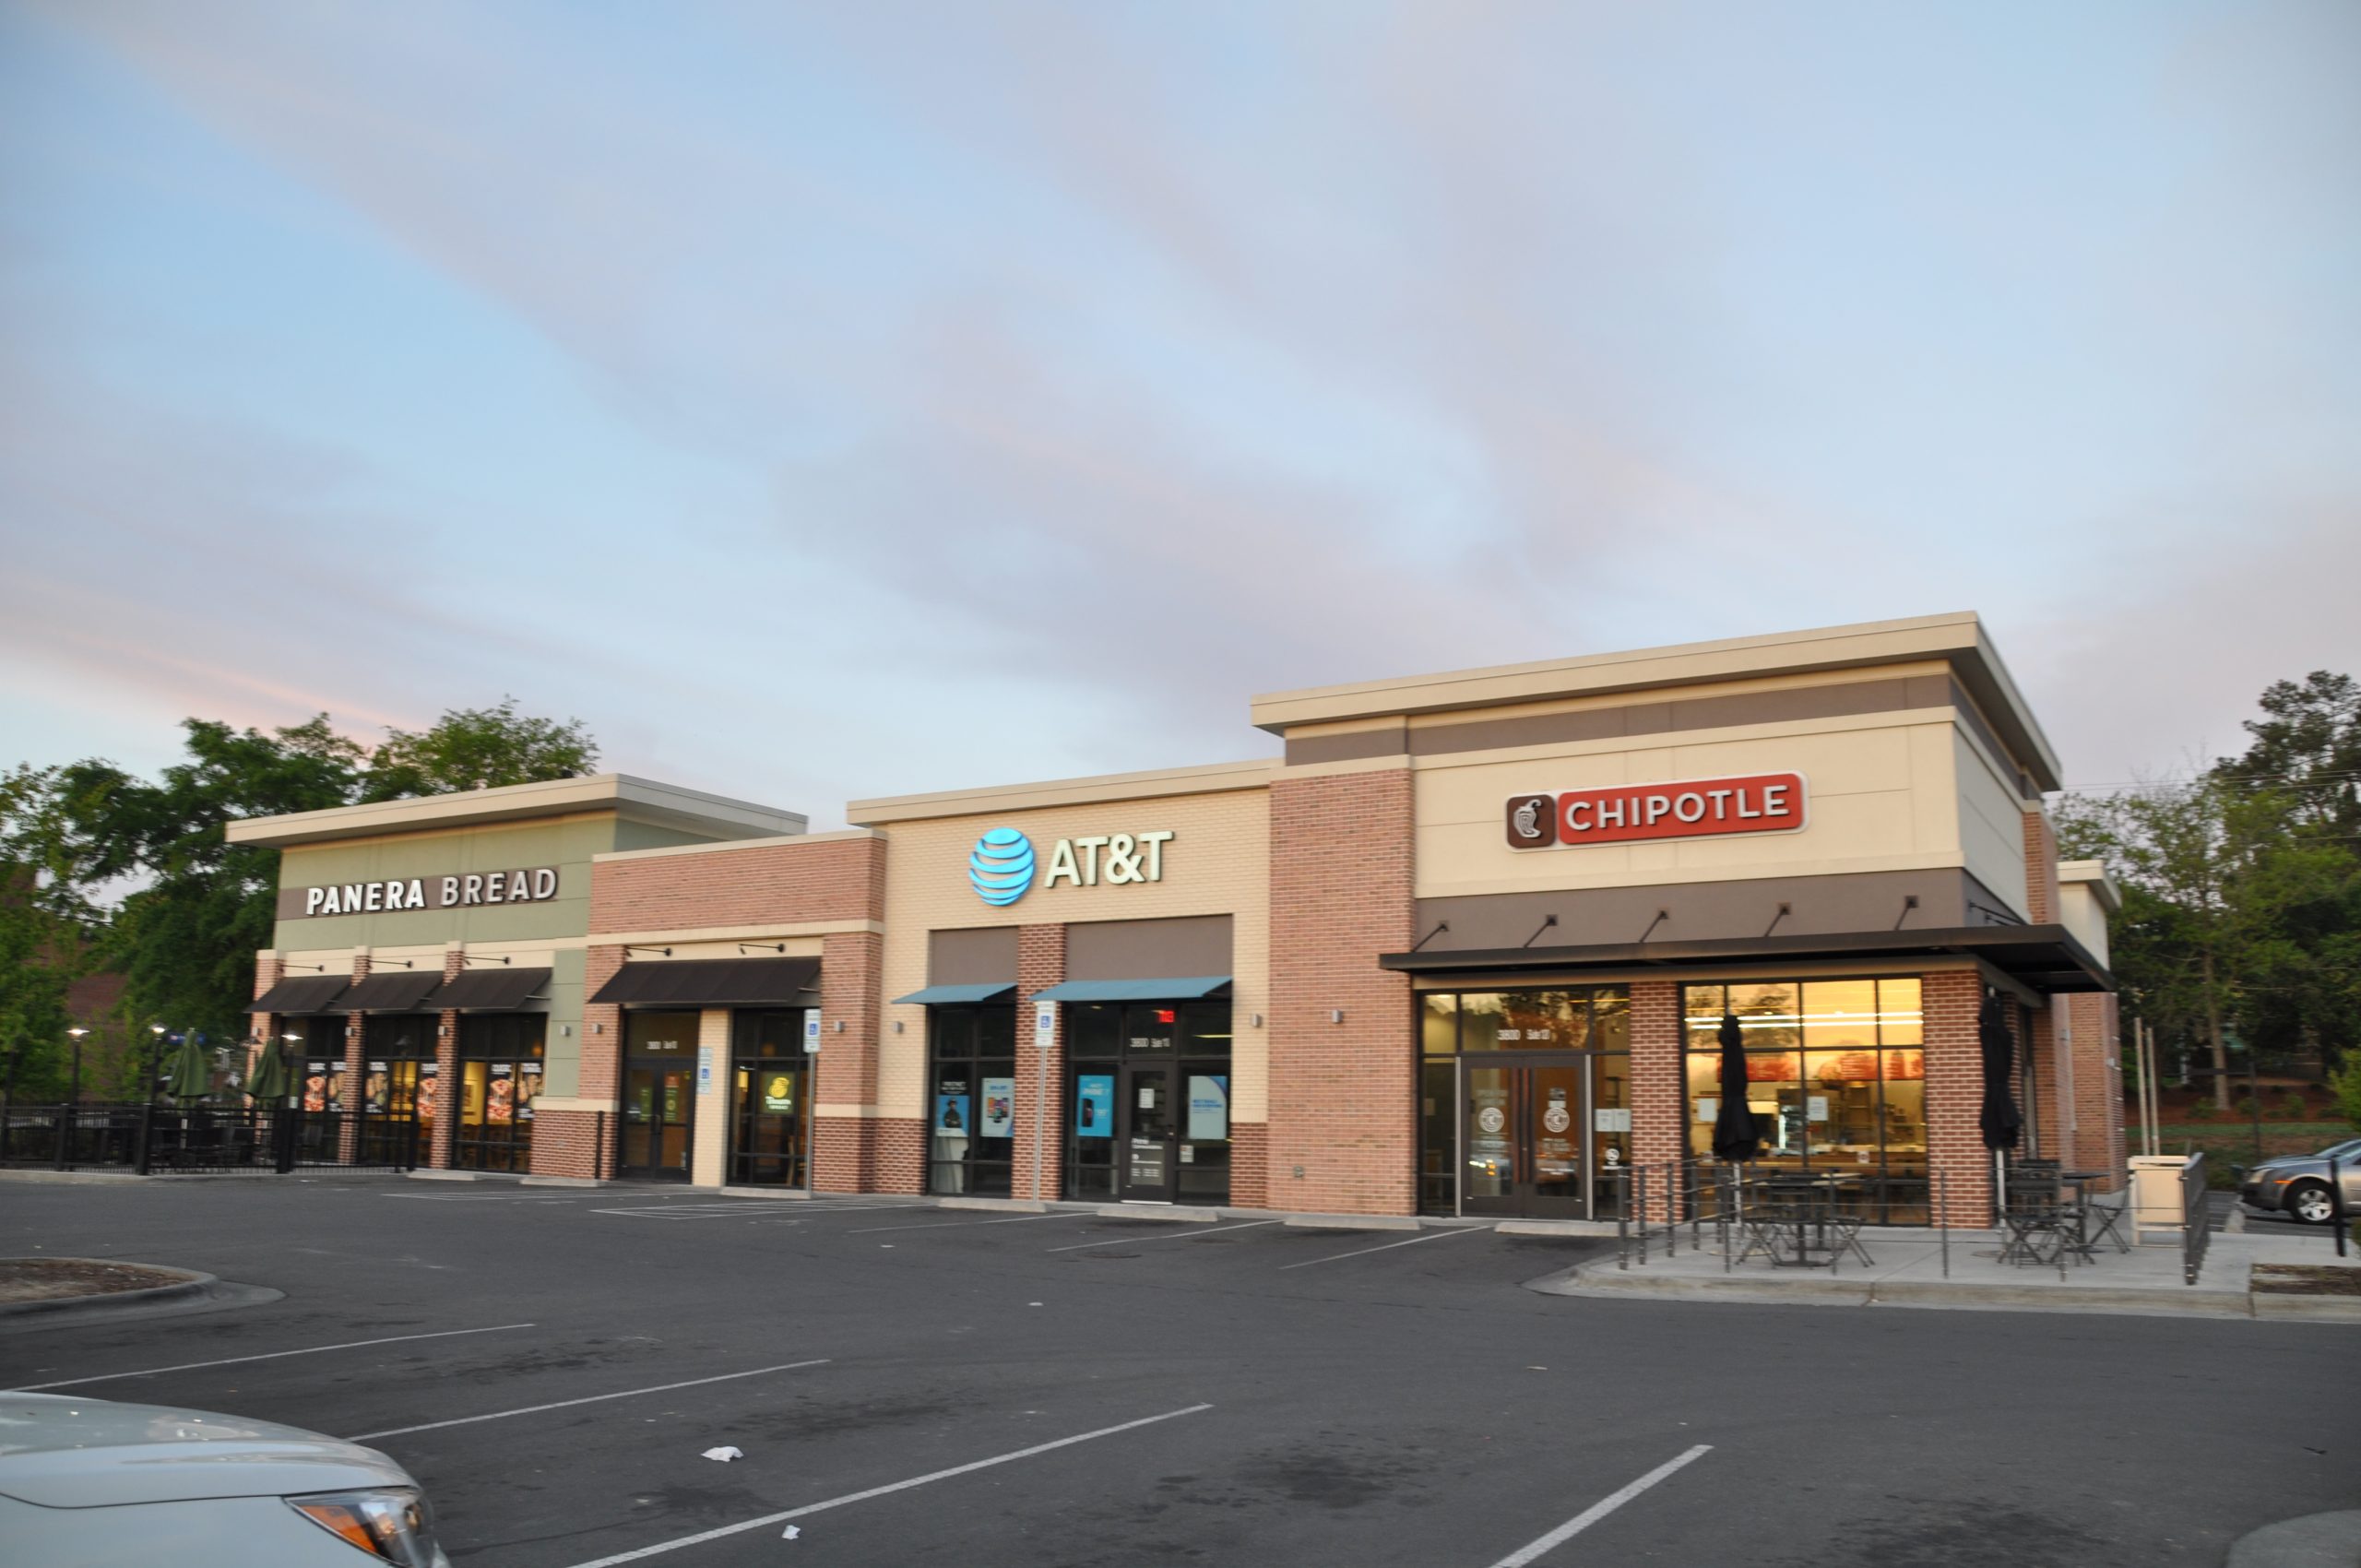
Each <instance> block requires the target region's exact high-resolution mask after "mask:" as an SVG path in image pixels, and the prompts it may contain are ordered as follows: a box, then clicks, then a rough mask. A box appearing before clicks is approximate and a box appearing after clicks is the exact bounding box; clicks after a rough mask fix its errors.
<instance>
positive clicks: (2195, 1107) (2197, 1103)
mask: <svg viewBox="0 0 2361 1568" xmlns="http://www.w3.org/2000/svg"><path fill="white" fill-rule="evenodd" d="M2189 1120H2190V1121H2192V1122H2211V1121H2213V1101H2212V1100H2210V1099H2200V1100H2193V1101H2191V1102H2190V1104H2189Z"/></svg>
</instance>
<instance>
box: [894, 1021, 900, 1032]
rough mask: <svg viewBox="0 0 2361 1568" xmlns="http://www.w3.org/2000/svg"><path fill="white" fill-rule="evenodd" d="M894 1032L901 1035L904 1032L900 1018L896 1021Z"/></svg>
mask: <svg viewBox="0 0 2361 1568" xmlns="http://www.w3.org/2000/svg"><path fill="white" fill-rule="evenodd" d="M894 1032H895V1033H896V1034H900V1033H901V1032H902V1020H901V1019H899V1018H896V1019H895V1020H894Z"/></svg>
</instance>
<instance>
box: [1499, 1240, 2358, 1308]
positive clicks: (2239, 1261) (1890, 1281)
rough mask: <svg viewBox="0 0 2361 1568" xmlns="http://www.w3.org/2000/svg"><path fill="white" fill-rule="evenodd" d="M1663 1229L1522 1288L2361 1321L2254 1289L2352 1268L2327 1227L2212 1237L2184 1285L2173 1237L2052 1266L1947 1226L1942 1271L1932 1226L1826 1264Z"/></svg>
mask: <svg viewBox="0 0 2361 1568" xmlns="http://www.w3.org/2000/svg"><path fill="white" fill-rule="evenodd" d="M1662 1243H1663V1239H1662V1237H1661V1236H1659V1237H1657V1238H1655V1241H1653V1243H1652V1244H1651V1246H1650V1249H1649V1255H1648V1260H1647V1262H1645V1263H1644V1264H1643V1263H1642V1262H1640V1260H1639V1257H1638V1255H1637V1253H1636V1251H1635V1252H1634V1253H1632V1255H1631V1259H1630V1262H1629V1265H1628V1266H1619V1265H1618V1262H1617V1260H1616V1259H1615V1258H1613V1257H1605V1258H1600V1259H1597V1260H1596V1261H1593V1262H1590V1263H1584V1264H1581V1265H1577V1266H1575V1267H1573V1268H1571V1269H1567V1270H1565V1271H1564V1272H1563V1273H1560V1274H1555V1275H1551V1276H1549V1277H1546V1278H1543V1279H1539V1280H1536V1281H1534V1282H1533V1284H1532V1285H1531V1287H1530V1289H1535V1290H1538V1291H1541V1292H1543V1293H1545V1294H1548V1295H1557V1296H1643V1297H1652V1298H1656V1299H1682V1300H1688V1301H1756V1302H1763V1301H1784V1302H1790V1303H1793V1304H1796V1305H1799V1306H1806V1305H1809V1306H1845V1307H1862V1306H1894V1307H1947V1308H1952V1309H1965V1310H1971V1311H1973V1310H1979V1309H1980V1310H1986V1311H1994V1312H2070V1313H2131V1314H2134V1315H2140V1316H2165V1315H2169V1316H2176V1317H2178V1316H2196V1317H2244V1318H2254V1317H2262V1318H2305V1319H2310V1320H2313V1321H2319V1322H2331V1323H2361V1296H2297V1295H2286V1294H2280V1293H2275V1292H2269V1291H2263V1292H2258V1291H2256V1290H2255V1289H2253V1274H2254V1266H2255V1265H2257V1264H2321V1265H2340V1264H2341V1265H2342V1266H2343V1267H2346V1268H2355V1269H2361V1255H2356V1256H2352V1257H2347V1258H2343V1259H2339V1258H2338V1257H2337V1256H2336V1249H2335V1244H2334V1242H2333V1241H2331V1238H2330V1237H2328V1236H2327V1235H2326V1234H2324V1233H2323V1234H2309V1233H2306V1234H2301V1235H2288V1236H2282V1235H2270V1236H2261V1235H2255V1234H2252V1233H2248V1234H2242V1235H2229V1234H2221V1233H2216V1234H2215V1235H2214V1236H2213V1238H2212V1239H2211V1241H2210V1244H2209V1245H2208V1246H2207V1249H2206V1256H2205V1267H2204V1270H2203V1272H2202V1273H2201V1275H2200V1276H2199V1277H2198V1282H2197V1283H2196V1284H2195V1285H2186V1284H2183V1283H2182V1276H2181V1253H2180V1248H2179V1247H2178V1246H2177V1245H2174V1246H2162V1247H2160V1246H2146V1247H2134V1248H2132V1249H2131V1250H2130V1252H2129V1253H2118V1252H2117V1251H2115V1249H2114V1248H2113V1247H2111V1246H2108V1247H2103V1248H2102V1249H2101V1250H2100V1253H2099V1254H2098V1261H2097V1262H2096V1263H2094V1264H2078V1263H2075V1262H2073V1261H2072V1260H2069V1262H2068V1264H2067V1266H2066V1269H2065V1271H2064V1273H2063V1275H2062V1276H2061V1274H2060V1272H2059V1271H2058V1269H2057V1268H2055V1267H2048V1268H2038V1267H2029V1266H2023V1265H2014V1264H2004V1263H2002V1262H2000V1258H1999V1253H2000V1237H1999V1233H1998V1232H1997V1231H1991V1230H1952V1232H1950V1240H1949V1249H1950V1273H1949V1276H1948V1277H1946V1276H1945V1273H1944V1258H1943V1253H1944V1239H1943V1237H1942V1235H1941V1234H1940V1233H1939V1232H1937V1231H1934V1230H1921V1229H1902V1228H1898V1227H1897V1228H1895V1229H1878V1230H1864V1231H1862V1233H1861V1244H1862V1246H1863V1247H1864V1248H1866V1249H1867V1250H1868V1252H1869V1256H1870V1258H1871V1259H1872V1260H1874V1261H1872V1262H1870V1263H1866V1264H1865V1263H1862V1262H1860V1261H1859V1260H1858V1259H1857V1258H1847V1259H1845V1260H1844V1262H1842V1263H1841V1264H1840V1265H1838V1266H1837V1267H1835V1268H1826V1267H1821V1268H1777V1267H1773V1266H1772V1265H1770V1264H1768V1263H1766V1262H1765V1261H1764V1260H1762V1258H1760V1257H1757V1258H1753V1259H1750V1260H1749V1261H1748V1262H1746V1263H1744V1264H1740V1265H1735V1266H1731V1267H1725V1266H1724V1263H1723V1257H1722V1253H1721V1251H1720V1248H1719V1246H1718V1244H1717V1241H1716V1238H1715V1237H1714V1230H1713V1228H1712V1227H1710V1226H1708V1227H1706V1228H1705V1229H1704V1233H1703V1244H1702V1247H1701V1248H1700V1249H1697V1250H1692V1248H1691V1238H1690V1234H1689V1232H1688V1231H1687V1230H1686V1229H1684V1230H1682V1232H1681V1233H1680V1236H1679V1251H1678V1252H1676V1253H1673V1254H1672V1255H1670V1256H1667V1255H1666V1253H1665V1251H1664V1247H1663V1244H1662Z"/></svg>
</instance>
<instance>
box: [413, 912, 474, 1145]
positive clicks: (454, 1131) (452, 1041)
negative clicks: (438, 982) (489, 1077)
mask: <svg viewBox="0 0 2361 1568" xmlns="http://www.w3.org/2000/svg"><path fill="white" fill-rule="evenodd" d="M459 951H460V950H459V949H458V948H456V947H454V948H450V949H448V950H446V951H445V953H444V955H443V978H444V979H445V980H457V978H458V976H459V973H460V971H462V970H464V969H465V968H467V967H468V966H467V965H466V964H465V963H463V962H461V961H460V957H459ZM434 1077H435V1085H436V1087H435V1090H434V1111H435V1114H434V1130H433V1136H432V1137H430V1138H429V1139H428V1141H427V1142H428V1146H427V1147H426V1148H425V1150H424V1151H422V1158H424V1159H425V1161H426V1163H427V1164H429V1165H431V1166H433V1167H434V1168H435V1169H436V1170H443V1169H445V1168H447V1167H449V1166H453V1165H457V1163H458V1157H457V1143H458V1138H459V1113H460V1111H461V1110H462V1109H463V1108H464V1107H465V1106H466V1104H467V1093H466V1090H465V1089H464V1088H463V1087H462V1086H461V1085H460V1082H459V1015H458V1013H457V1010H456V1009H453V1008H447V1007H446V1008H445V1009H444V1010H443V1013H442V1016H441V1017H440V1018H439V1019H438V1020H437V1021H436V1024H435V1029H434Z"/></svg>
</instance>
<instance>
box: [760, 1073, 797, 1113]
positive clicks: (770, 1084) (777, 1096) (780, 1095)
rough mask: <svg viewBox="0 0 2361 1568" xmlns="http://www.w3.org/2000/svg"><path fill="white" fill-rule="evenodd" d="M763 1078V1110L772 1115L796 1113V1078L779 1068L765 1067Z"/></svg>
mask: <svg viewBox="0 0 2361 1568" xmlns="http://www.w3.org/2000/svg"><path fill="white" fill-rule="evenodd" d="M762 1079H763V1111H764V1112H765V1114H766V1115H771V1116H791V1115H793V1114H794V1113H795V1079H794V1077H793V1076H792V1075H789V1074H786V1073H782V1072H780V1071H778V1070H777V1068H765V1069H763V1072H762Z"/></svg>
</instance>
